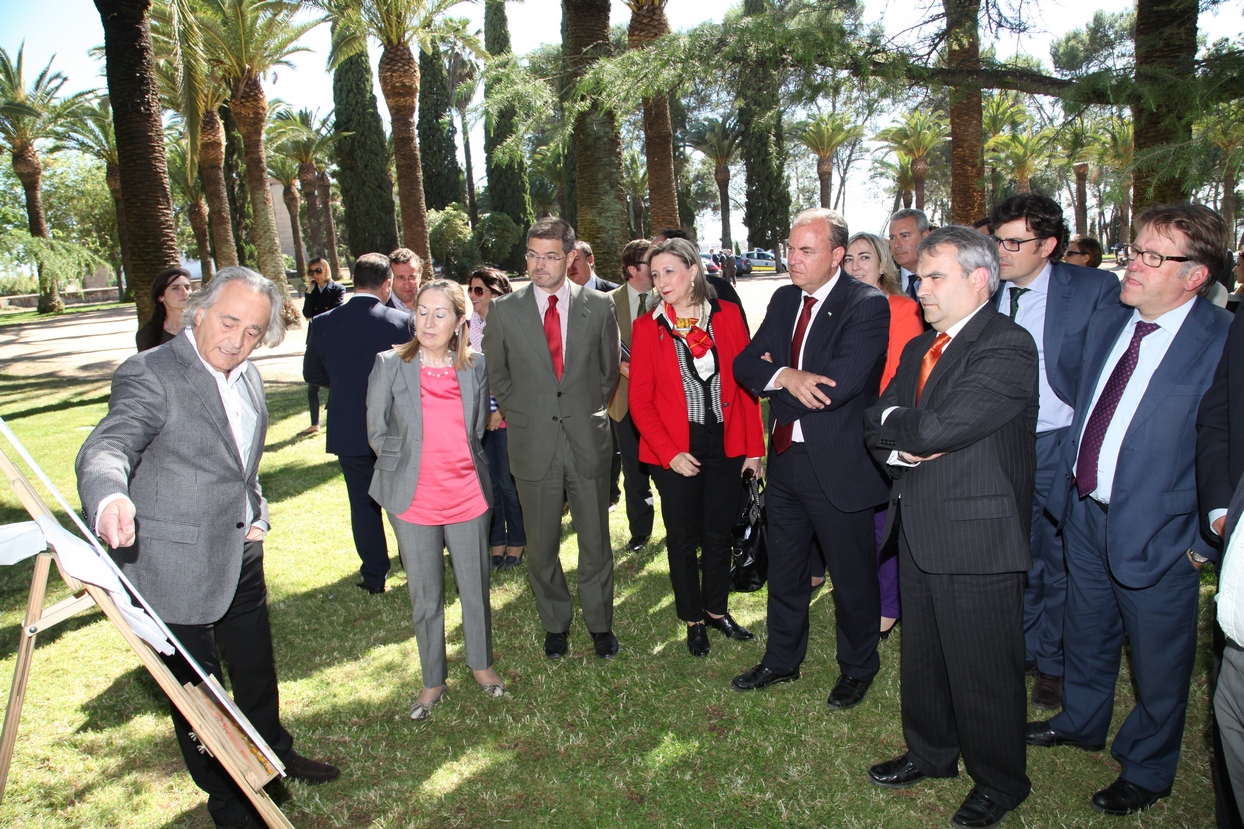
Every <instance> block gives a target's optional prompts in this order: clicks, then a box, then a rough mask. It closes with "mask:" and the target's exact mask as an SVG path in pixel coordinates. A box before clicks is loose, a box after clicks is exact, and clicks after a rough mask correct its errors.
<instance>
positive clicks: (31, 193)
mask: <svg viewBox="0 0 1244 829" xmlns="http://www.w3.org/2000/svg"><path fill="white" fill-rule="evenodd" d="M25 48H26V47H25V45H24V44H23V45H22V46H21V47H19V48H18V50H17V58H16V59H12V58H10V57H9V53H8V52H6V51H5V50H4V49H0V147H3V148H4V149H5V150H7V151H8V153H9V156H10V157H11V158H12V162H13V172H14V173H16V174H17V178H18V181H20V182H21V183H22V189H23V190H25V191H26V220H27V222H28V224H29V226H30V235H31V236H38V237H40V238H43V239H50V238H52V234H51V233H49V232H48V225H47V217H46V215H45V214H44V212H43V195H42V192H41V190H40V180H41V179H42V178H43V164H42V162H41V161H40V160H39V152H38V149H37V148H36V145H37V144H39V143H40V142H43V141H46V140H47V139H50V138H53V137H55V135H56V130H57V128H58V127H59V126H60V124H61V123H63V122H64V121H65V120H66V119H67V118H68V117H70V116H71V115H72V114H73V113H74V110H75V108H76V107H78V106H79V105H80V103H81V100H82V98H81V96H80V95H78V96H72V97H69V98H60V97H59V95H60V90H61V87H63V86H64V85H65V82H66V81H68V78H66V77H65V76H64V75H63V74H61V73H60V72H53V71H52V63H51V61H48V64H47V66H45V67H43V71H41V72H40V73H39V74H38V75H37V76H36V77H35V79H34V82H33V83H31V84H30V85H29V86H27V85H26V75H25V71H24V67H23V60H22V57H23V52H24V51H25ZM38 310H39V313H40V314H59V313H60V312H61V311H63V310H65V304H64V303H63V302H61V298H60V291H59V290H58V288H57V286H56V275H55V274H54V273H52V272H51V269H50V268H44V267H43V266H40V267H39V305H38Z"/></svg>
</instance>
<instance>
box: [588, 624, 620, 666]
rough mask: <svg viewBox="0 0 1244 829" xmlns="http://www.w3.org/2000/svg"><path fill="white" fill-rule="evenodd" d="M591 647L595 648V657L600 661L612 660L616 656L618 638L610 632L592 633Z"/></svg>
mask: <svg viewBox="0 0 1244 829" xmlns="http://www.w3.org/2000/svg"><path fill="white" fill-rule="evenodd" d="M592 645H593V646H594V647H595V648H596V655H597V656H599V657H600V658H601V659H613V658H614V657H615V656H617V655H618V637H616V636H614V635H613V631H612V630H607V631H605V632H604V633H593V634H592Z"/></svg>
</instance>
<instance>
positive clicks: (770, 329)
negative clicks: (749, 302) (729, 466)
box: [734, 272, 890, 512]
mask: <svg viewBox="0 0 1244 829" xmlns="http://www.w3.org/2000/svg"><path fill="white" fill-rule="evenodd" d="M802 296H803V291H802V290H801V289H800V288H798V287H797V286H795V285H785V286H783V287H781V288H778V289H777V291H775V292H774V293H773V298H772V299H771V300H770V301H769V308H768V310H767V311H766V312H765V319H764V322H762V323H761V324H760V329H759V330H758V331H757V332H756V336H755V337H754V338H753V339H752V341H751V343H750V344H748V346H747V347H746V348H745V349H743V352H742V353H741V354H740V355H739V356H738V357H737V358H736V359H735V361H734V376H735V377H736V378H737V379H738V381H739V383H740V384H741V385H743V386H745V387H746V388H749V389H751V391H752V393H753V394H755V395H757V396H766V395H767V396H768V398H769V431H770V432H772V429H773V424H774V423H775V422H776V423H792V422H794V421H795V420H799V421H800V424H801V425H802V427H803V434H804V440H805V442H806V443H807V449H808V454H809V455H811V457H812V460H813V466H814V468H815V469H816V476H817V482H818V483H819V484H820V486H821V489H822V490H823V491H824V493H825V496H826V497H827V498H828V499H829V502H830V503H831V504H833V505H834V506H835V507H836V508H837V509H839V510H841V511H843V512H855V511H857V510H862V509H867V508H868V507H872V506H876V505H877V504H881V503H884V502H885V500H886V496H887V489H886V484H885V477H884V475H883V474H882V473H881V471H880V470H879V469H878V467H877V465H876V464H875V463H874V462H873V460H872V458H870V457H869V454H868V450H867V449H866V448H865V446H864V410H865V409H867V408H868V407H869V406H871V405H872V404H873V403H875V402H876V401H877V391H878V389H879V388H880V385H881V372H882V370H883V369H884V368H885V354H886V348H887V347H888V345H889V339H890V303H889V301H887V300H886V298H885V294H883V293H881V292H880V291H878V290H877V289H876V288H873V287H871V286H869V285H867V284H865V283H863V282H860V281H859V280H858V279H852V278H851V277H850V276H847V275H846V274H844V273H841V272H840V273H839V275H838V281H837V283H835V285H834V287H833V288H832V289H831V290H830V292H829V296H827V297H826V298H825V302H823V303H822V304H821V307H820V309H819V310H818V312H817V316H816V319H815V320H813V322H812V325H811V328H810V329H809V331H808V337H807V340H806V341H805V342H804V348H803V369H804V370H805V371H810V372H813V373H815V374H821V375H824V376H826V377H828V378H830V379H831V380H833V381H834V382H836V383H837V384H838V385H836V386H834V387H833V388H823V390H824V391H825V393H826V396H828V397H829V399H830V401H831V402H830V405H828V406H826V407H825V408H823V409H809V408H807V407H805V406H804V405H803V404H802V403H800V402H799V399H798V398H796V397H795V396H794V395H793V394H791V393H790V392H788V391H786V390H785V389H778V390H777V391H773V392H766V391H765V386H766V385H768V383H769V380H770V379H771V378H772V377H773V373H774V372H775V371H777V369H778V368H780V367H782V366H790V347H791V337H792V335H793V334H794V330H795V319H796V317H797V316H798V314H799V311H800V309H801V308H802V307H803V300H802V299H801V297H802ZM766 352H768V354H769V355H770V356H771V357H772V358H773V362H772V363H770V362H766V361H765V360H762V359H761V355H763V354H765V353H766ZM809 483H810V482H809Z"/></svg>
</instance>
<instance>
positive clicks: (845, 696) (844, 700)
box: [826, 674, 873, 711]
mask: <svg viewBox="0 0 1244 829" xmlns="http://www.w3.org/2000/svg"><path fill="white" fill-rule="evenodd" d="M872 684H873V681H872V680H871V679H858V678H856V677H853V676H847V675H846V674H843V675H842V676H840V677H838V681H837V682H835V683H834V689H833V690H832V691H830V692H829V700H828V702H827V703H826V705H828V706H829V707H830V708H833V709H835V710H838V711H846V710H847V709H848V708H854V707H855V706H857V705H859V704H860V703H861V702H863V701H864V695H865V694H867V693H868V686H870V685H872Z"/></svg>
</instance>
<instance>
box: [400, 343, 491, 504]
mask: <svg viewBox="0 0 1244 829" xmlns="http://www.w3.org/2000/svg"><path fill="white" fill-rule="evenodd" d="M419 402H420V405H421V407H422V409H423V424H424V429H423V434H424V439H423V441H422V442H421V443H422V449H421V454H420V456H419V482H418V484H417V485H416V486H415V497H414V500H412V501H411V502H410V508H409V509H407V510H406V511H405V512H404V513H402V514H401V515H399V516H398V518H400V519H401V520H403V521H408V522H410V523H411V524H420V525H422V526H425V527H440V526H444V525H446V524H459V523H461V522H463V521H470V520H472V519H474V518H479V517H480V516H481V515H483V514H484V513H485V512H487V511H488V502H487V501H486V500H485V499H484V492H483V490H482V489H481V488H480V485H479V473H477V472H476V471H475V463H474V461H472V459H471V445H470V443H469V442H468V441H467V437H466V435H467V430H466V421H465V419H464V418H463V414H462V389H460V388H459V387H458V374H457V372H455V371H454V370H453V369H452V368H431V367H430V366H420V368H419ZM432 436H436V437H435V438H434V439H430V438H432ZM442 436H444V437H442ZM446 438H449V439H446Z"/></svg>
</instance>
